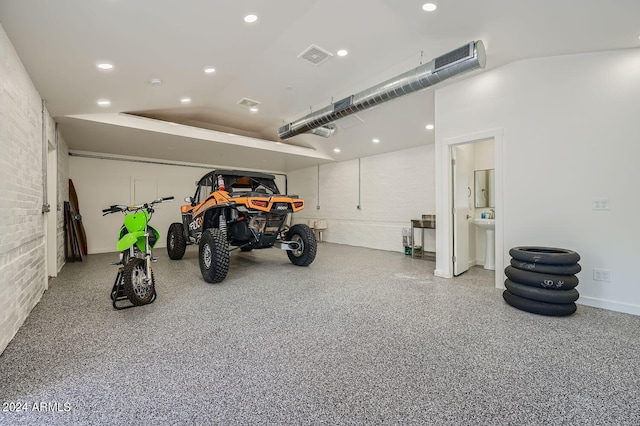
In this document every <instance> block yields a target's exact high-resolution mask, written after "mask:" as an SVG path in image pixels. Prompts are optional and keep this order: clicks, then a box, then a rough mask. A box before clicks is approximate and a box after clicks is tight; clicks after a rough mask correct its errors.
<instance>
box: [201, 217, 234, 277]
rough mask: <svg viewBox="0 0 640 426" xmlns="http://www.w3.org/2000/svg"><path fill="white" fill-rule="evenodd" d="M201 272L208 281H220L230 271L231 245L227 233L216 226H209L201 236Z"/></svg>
mask: <svg viewBox="0 0 640 426" xmlns="http://www.w3.org/2000/svg"><path fill="white" fill-rule="evenodd" d="M199 262H200V272H201V273H202V278H204V280H205V281H206V282H208V283H219V282H222V281H223V280H224V279H225V278H226V277H227V272H229V245H228V244H227V240H226V238H225V235H224V234H223V233H222V232H221V231H220V230H219V229H215V228H209V229H207V230H205V231H204V232H203V233H202V237H200V255H199Z"/></svg>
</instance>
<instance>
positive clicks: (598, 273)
mask: <svg viewBox="0 0 640 426" xmlns="http://www.w3.org/2000/svg"><path fill="white" fill-rule="evenodd" d="M593 280H594V281H605V282H609V281H611V271H610V270H609V269H597V268H593Z"/></svg>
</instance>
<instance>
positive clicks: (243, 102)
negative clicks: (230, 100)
mask: <svg viewBox="0 0 640 426" xmlns="http://www.w3.org/2000/svg"><path fill="white" fill-rule="evenodd" d="M238 104H239V105H244V106H246V107H249V108H253V107H257V106H258V105H260V102H258V101H254V100H253V99H249V98H242V99H240V100H239V101H238Z"/></svg>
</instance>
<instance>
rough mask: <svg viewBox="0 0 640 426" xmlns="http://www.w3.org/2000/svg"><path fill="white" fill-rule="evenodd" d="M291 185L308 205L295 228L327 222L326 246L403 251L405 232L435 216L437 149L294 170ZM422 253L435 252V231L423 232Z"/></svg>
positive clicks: (427, 147)
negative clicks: (415, 221) (424, 216)
mask: <svg viewBox="0 0 640 426" xmlns="http://www.w3.org/2000/svg"><path fill="white" fill-rule="evenodd" d="M318 172H319V173H318ZM287 179H288V185H289V193H291V194H297V195H299V196H300V198H302V199H304V200H305V208H304V210H303V211H301V212H300V213H296V214H295V215H294V217H293V222H294V223H307V221H308V220H314V219H315V220H317V219H324V220H326V221H327V229H326V231H324V232H323V239H324V240H325V241H328V242H333V243H339V244H348V245H353V246H361V247H369V248H375V249H381V250H391V251H404V246H403V244H402V229H403V228H408V227H410V226H411V219H419V218H420V217H421V215H422V214H434V213H435V147H434V146H433V145H425V146H421V147H418V148H411V149H406V150H402V151H396V152H391V153H387V154H381V155H376V156H371V157H365V158H361V159H360V160H350V161H343V162H338V163H330V164H325V165H322V166H320V167H319V169H318V167H309V168H306V169H302V170H296V171H293V172H290V173H288V174H287ZM317 206H320V208H319V209H318V208H317ZM358 206H360V208H358ZM419 239H420V236H419V233H416V240H417V241H416V242H418V240H419ZM424 247H425V249H426V250H429V251H435V232H434V231H432V230H428V231H425V242H424Z"/></svg>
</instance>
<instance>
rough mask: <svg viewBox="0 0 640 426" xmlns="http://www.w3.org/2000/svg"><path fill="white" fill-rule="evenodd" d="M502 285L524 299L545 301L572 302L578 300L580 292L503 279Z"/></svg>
mask: <svg viewBox="0 0 640 426" xmlns="http://www.w3.org/2000/svg"><path fill="white" fill-rule="evenodd" d="M504 286H505V287H506V288H507V290H509V292H510V293H511V294H515V295H516V296H520V297H524V298H525V299H530V300H537V301H538V302H546V303H560V304H562V303H573V302H575V301H576V300H578V297H580V294H579V293H578V290H576V289H575V288H572V289H570V290H550V289H548V288H539V287H531V286H529V285H526V284H520V283H517V282H514V281H511V280H505V281H504Z"/></svg>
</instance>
